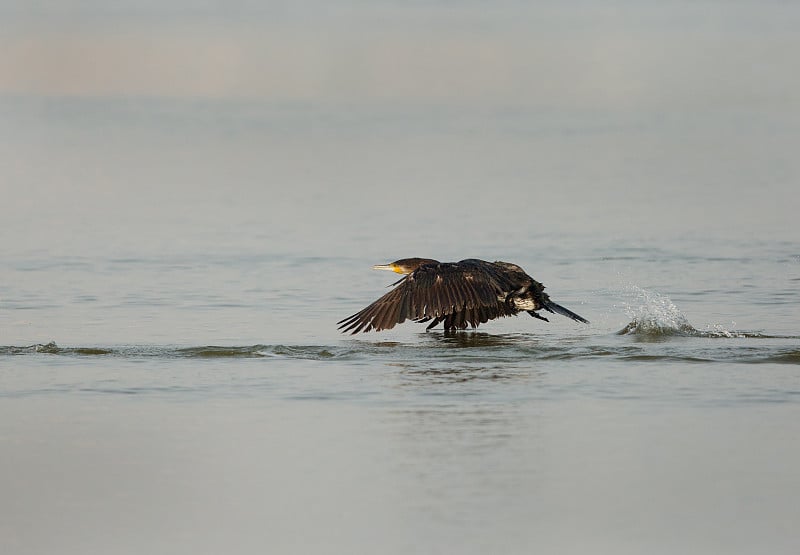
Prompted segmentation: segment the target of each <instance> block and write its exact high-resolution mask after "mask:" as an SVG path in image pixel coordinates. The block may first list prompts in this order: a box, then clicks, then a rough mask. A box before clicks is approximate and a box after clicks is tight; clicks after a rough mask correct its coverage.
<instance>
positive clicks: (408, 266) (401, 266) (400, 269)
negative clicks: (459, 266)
mask: <svg viewBox="0 0 800 555" xmlns="http://www.w3.org/2000/svg"><path fill="white" fill-rule="evenodd" d="M438 263H439V261H438V260H433V259H431V258H401V259H400V260H395V261H394V262H391V263H389V264H378V265H376V266H373V267H372V269H373V270H389V271H392V272H395V273H397V274H410V273H411V272H413V271H414V270H416V269H417V268H419V267H420V266H424V265H425V264H438Z"/></svg>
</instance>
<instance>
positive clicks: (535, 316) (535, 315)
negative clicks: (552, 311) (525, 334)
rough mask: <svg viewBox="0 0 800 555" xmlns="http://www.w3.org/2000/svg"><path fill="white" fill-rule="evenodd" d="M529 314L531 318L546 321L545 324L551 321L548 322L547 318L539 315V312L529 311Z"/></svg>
mask: <svg viewBox="0 0 800 555" xmlns="http://www.w3.org/2000/svg"><path fill="white" fill-rule="evenodd" d="M528 314H530V315H531V316H533V317H534V318H538V319H539V320H544V321H545V322H549V321H550V320H548V319H547V318H545V317H544V316H542V315H540V314H539V313H538V312H536V311H535V310H529V311H528Z"/></svg>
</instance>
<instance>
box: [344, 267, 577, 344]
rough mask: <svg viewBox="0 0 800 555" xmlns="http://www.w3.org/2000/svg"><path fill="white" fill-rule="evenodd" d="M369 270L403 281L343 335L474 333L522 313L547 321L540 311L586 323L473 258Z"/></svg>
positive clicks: (508, 273)
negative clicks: (404, 328)
mask: <svg viewBox="0 0 800 555" xmlns="http://www.w3.org/2000/svg"><path fill="white" fill-rule="evenodd" d="M373 268H374V269H376V270H392V271H394V272H397V273H398V274H405V276H404V277H403V278H401V279H400V280H399V281H397V282H396V283H394V284H393V285H396V286H397V287H395V288H394V289H392V290H391V291H389V292H388V293H386V294H385V295H384V296H382V297H381V298H380V299H378V300H377V301H375V302H374V303H372V304H371V305H369V306H368V307H366V308H365V309H363V310H361V311H360V312H357V313H355V314H353V315H352V316H349V317H347V318H345V319H344V320H341V321H339V322H338V325H339V329H340V330H341V331H342V332H343V333H347V332H350V333H358V332H367V331H372V330H375V331H381V330H388V329H391V328H393V327H394V326H395V325H396V324H400V323H402V322H405V321H406V320H413V321H414V322H428V321H430V324H428V327H427V328H425V329H426V330H429V329H431V328H432V327H434V326H436V325H437V324H439V323H443V324H444V329H445V330H455V329H466V328H467V327H468V326H471V327H473V328H477V327H478V326H479V325H480V324H483V323H486V322H487V321H489V320H493V319H495V318H500V317H501V316H514V315H516V314H519V313H520V312H522V311H523V310H524V311H525V312H527V313H528V314H530V315H531V316H533V317H535V318H539V319H540V320H545V321H547V318H545V317H544V316H541V315H540V314H538V313H537V310H541V309H544V310H546V311H548V312H551V313H555V314H561V315H563V316H566V317H568V318H572V319H573V320H577V321H578V322H584V323H586V324H588V323H589V321H588V320H586V319H585V318H583V317H581V316H578V315H577V314H575V313H574V312H572V311H571V310H568V309H566V308H564V307H563V306H561V305H558V304H556V303H554V302H553V301H551V300H550V297H549V296H548V295H547V293H545V292H544V285H542V284H541V283H539V282H538V281H536V280H535V279H533V278H532V277H530V276H529V275H528V274H526V273H525V271H524V270H523V269H522V268H520V267H519V266H517V265H516V264H510V263H508V262H486V261H484V260H478V259H475V258H469V259H467V260H462V261H460V262H439V261H438V260H432V259H429V258H404V259H402V260H398V261H396V262H392V263H391V264H384V265H380V266H373Z"/></svg>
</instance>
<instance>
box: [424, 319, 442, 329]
mask: <svg viewBox="0 0 800 555" xmlns="http://www.w3.org/2000/svg"><path fill="white" fill-rule="evenodd" d="M425 320H427V318H425ZM441 321H442V319H441V318H434V319H433V322H431V323H430V324H428V327H427V328H425V331H428V330H430V329H431V328H433V327H434V326H435V325H436V324H438V323H439V322H441Z"/></svg>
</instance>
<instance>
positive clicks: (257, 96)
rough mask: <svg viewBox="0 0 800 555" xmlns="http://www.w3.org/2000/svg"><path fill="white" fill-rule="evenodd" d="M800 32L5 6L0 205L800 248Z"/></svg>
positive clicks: (656, 8) (693, 7)
mask: <svg viewBox="0 0 800 555" xmlns="http://www.w3.org/2000/svg"><path fill="white" fill-rule="evenodd" d="M798 29H800V3H795V2H778V1H774V2H769V1H768V2H764V1H755V0H754V1H735V2H731V1H708V2H696V1H685V2H682V1H674V2H656V1H632V0H631V1H621V0H620V1H615V2H591V1H588V0H587V1H577V0H573V1H552V2H523V1H515V0H506V1H499V2H478V1H460V2H456V1H448V0H439V1H422V0H419V1H410V2H388V1H355V0H350V1H340V2H327V1H312V2H288V1H287V2H256V1H234V2H229V1H219V2H211V1H205V2H194V1H193V2H189V1H173V2H163V1H162V0H158V1H156V0H150V1H144V2H143V1H135V2H134V1H122V2H104V1H100V0H96V1H91V0H84V1H77V0H76V1H72V2H62V1H55V0H53V1H42V0H40V1H38V2H37V1H16V2H8V1H5V2H2V1H0V124H2V125H0V163H2V164H3V165H4V180H3V184H2V186H4V187H6V188H8V189H10V190H9V191H8V193H6V194H5V199H6V200H7V202H6V204H5V205H4V206H0V211H3V212H4V217H6V218H14V217H17V218H19V219H20V221H21V222H28V221H29V220H30V213H32V212H34V209H35V210H36V211H37V212H36V213H40V212H41V210H42V207H43V206H50V207H52V208H51V210H52V211H51V212H49V213H47V214H50V215H42V216H40V217H41V218H42V221H46V222H47V227H48V229H49V228H52V227H53V221H54V218H55V217H56V216H53V214H57V215H58V217H65V218H69V217H72V215H66V216H64V215H62V214H61V212H59V211H60V210H61V207H63V206H66V205H70V206H74V207H84V208H75V210H83V211H84V212H85V214H82V216H81V217H84V218H89V219H91V218H101V217H103V216H102V215H103V214H106V216H105V217H107V218H108V219H109V222H107V223H104V224H103V225H104V226H106V227H114V225H113V224H116V223H117V222H119V221H120V220H121V219H124V218H128V219H130V221H131V225H132V226H141V222H140V219H138V216H137V212H136V211H135V210H131V209H130V207H132V206H140V207H141V209H142V210H143V213H145V214H148V215H154V214H155V215H158V214H159V210H162V211H163V214H161V215H160V216H153V217H155V218H161V220H163V221H164V222H169V221H171V220H170V218H172V215H173V214H175V212H176V207H178V208H177V209H178V210H180V209H181V207H182V206H183V203H184V202H185V199H187V198H191V199H193V200H194V201H195V202H201V201H202V202H206V203H207V204H206V205H203V206H201V207H195V208H194V209H193V210H191V211H187V212H186V214H187V217H189V216H188V215H189V214H191V217H194V218H196V219H197V224H196V225H197V227H198V228H203V227H204V226H206V224H207V222H208V220H209V219H214V218H217V219H218V220H219V222H220V225H221V226H222V225H228V222H230V221H239V220H241V218H242V214H241V210H253V211H255V210H257V208H258V206H259V203H253V202H245V201H242V202H241V204H239V205H236V207H237V208H235V209H234V208H233V205H232V204H230V203H231V202H233V201H232V200H231V199H234V198H250V199H252V198H260V199H262V200H265V199H268V201H269V203H270V205H271V206H276V205H278V204H279V203H283V204H281V206H283V207H284V208H283V209H282V210H281V211H279V212H278V213H277V214H276V215H275V216H274V217H275V218H281V217H285V218H286V220H287V222H286V223H287V226H291V225H295V224H296V222H297V221H298V219H297V216H298V214H300V213H302V212H308V211H309V210H312V209H313V210H316V212H315V213H314V214H313V218H314V221H315V222H316V224H317V225H318V226H320V228H324V227H325V226H326V225H333V224H334V223H335V218H336V213H337V211H338V212H341V210H342V209H343V208H344V207H361V208H362V210H361V212H364V213H369V214H372V215H373V217H375V218H376V222H375V223H374V224H369V225H381V226H387V227H388V226H394V227H402V226H404V225H407V223H408V222H407V217H406V216H404V214H407V213H409V212H413V213H414V214H416V215H417V216H416V217H417V218H418V219H421V220H425V221H435V218H436V217H438V215H439V214H440V212H441V208H440V207H441V206H448V208H449V210H450V212H451V214H457V215H458V216H457V217H459V218H469V217H472V215H473V214H476V213H479V214H481V217H482V218H494V219H495V221H497V222H502V225H503V226H511V222H516V224H515V225H518V226H519V230H520V231H521V232H527V230H528V229H529V227H530V225H531V224H530V223H529V222H530V220H529V218H530V215H531V213H536V217H537V219H538V220H537V221H538V222H539V223H538V226H539V227H541V228H547V229H551V230H559V229H563V230H565V231H567V230H574V229H575V226H574V222H575V221H580V222H582V226H583V227H582V228H583V229H585V230H590V231H591V232H596V231H598V230H600V229H604V228H605V229H615V230H619V229H623V230H627V229H628V228H629V227H632V226H633V227H639V228H641V227H654V228H656V229H673V230H679V231H680V230H683V229H686V228H688V229H696V230H699V231H704V232H705V231H707V230H708V229H709V228H710V226H711V225H716V227H717V229H718V230H720V231H719V232H720V233H730V232H732V231H737V232H739V233H745V234H746V233H751V234H752V233H756V232H761V231H762V230H764V229H767V228H770V229H772V230H774V231H775V232H776V233H778V234H779V235H781V236H788V237H791V236H796V231H797V225H796V216H795V210H794V206H795V205H796V202H797V201H798V198H797V196H798V194H797V192H796V191H797V185H796V183H797V180H798V178H799V177H800V159H798V157H797V155H796V152H797V151H798V148H800V145H799V144H798V143H800V77H799V76H800V71H798V70H799V69H800V67H798V66H799V65H800V64H798V57H797V52H800V33H798V32H797V30H798ZM333 188H335V191H336V196H335V197H334V198H331V199H329V200H328V201H327V202H320V203H319V204H318V205H311V204H309V203H308V201H309V199H310V198H322V197H320V195H321V194H327V191H331V190H334V189H333ZM401 188H402V189H401ZM497 188H502V192H501V194H499V195H498V191H497ZM398 190H404V191H405V192H406V194H405V195H397V191H398ZM120 195H124V198H125V202H118V201H119V200H120V198H121V197H120ZM490 195H498V197H499V198H501V199H502V200H501V202H487V199H488V198H490ZM419 198H424V199H425V202H420V201H419V200H418V199H419ZM8 199H11V200H10V201H9V200H8ZM76 199H84V200H85V202H81V201H77V202H76ZM156 199H157V200H156ZM387 199H392V201H391V202H392V203H393V205H394V208H395V210H394V211H393V215H392V218H394V219H392V220H386V216H383V215H380V214H381V210H382V209H384V208H385V206H386V205H387ZM415 199H416V200H415ZM226 203H227V204H226ZM226 205H229V206H231V208H230V209H229V210H230V212H223V211H221V210H220V206H226ZM542 205H547V210H540V209H539V208H540V207H541V206H542ZM330 206H334V207H336V208H337V210H334V211H332V210H330V209H329V207H330ZM251 217H252V219H253V221H254V222H257V224H258V225H259V226H262V225H268V224H267V223H265V222H266V221H267V220H264V219H263V218H261V215H260V214H259V213H258V212H254V213H253V214H251ZM360 217H363V216H360ZM73 219H74V218H73ZM543 220H546V221H543ZM269 221H272V220H269ZM711 222H714V223H715V224H712V223H711ZM26 225H29V226H32V227H35V223H30V224H26ZM64 225H65V227H66V226H68V225H69V222H66V223H65V224H64ZM365 225H367V224H365ZM39 227H42V226H39ZM37 229H39V228H37ZM150 229H152V226H150V227H147V228H146V230H150ZM137 230H139V231H141V230H140V229H139V228H137ZM476 233H477V232H476ZM52 235H53V236H56V237H57V238H60V237H62V236H67V235H69V234H67V233H59V232H56V231H53V232H52ZM154 237H156V238H158V237H160V235H159V234H155V233H154Z"/></svg>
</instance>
